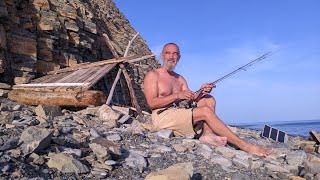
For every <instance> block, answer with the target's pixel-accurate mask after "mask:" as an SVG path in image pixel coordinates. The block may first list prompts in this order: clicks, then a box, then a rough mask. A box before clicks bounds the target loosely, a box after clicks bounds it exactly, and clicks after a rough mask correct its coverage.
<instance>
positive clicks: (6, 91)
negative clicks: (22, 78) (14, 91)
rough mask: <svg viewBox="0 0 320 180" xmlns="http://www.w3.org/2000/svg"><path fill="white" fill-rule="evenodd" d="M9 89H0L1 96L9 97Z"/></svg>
mask: <svg viewBox="0 0 320 180" xmlns="http://www.w3.org/2000/svg"><path fill="white" fill-rule="evenodd" d="M8 94H9V90H5V89H0V97H5V98H6V97H8Z"/></svg>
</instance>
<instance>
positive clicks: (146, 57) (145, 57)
mask: <svg viewBox="0 0 320 180" xmlns="http://www.w3.org/2000/svg"><path fill="white" fill-rule="evenodd" d="M154 56H156V55H155V54H150V55H145V56H142V57H140V58H136V59H131V60H127V61H123V62H128V63H135V62H137V61H142V60H145V59H149V58H151V57H154Z"/></svg>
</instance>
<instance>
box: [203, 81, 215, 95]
mask: <svg viewBox="0 0 320 180" xmlns="http://www.w3.org/2000/svg"><path fill="white" fill-rule="evenodd" d="M215 87H216V85H215V84H213V83H205V84H203V85H202V86H201V89H202V93H210V92H211V91H212V88H215Z"/></svg>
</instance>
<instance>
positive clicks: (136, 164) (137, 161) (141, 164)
mask: <svg viewBox="0 0 320 180" xmlns="http://www.w3.org/2000/svg"><path fill="white" fill-rule="evenodd" d="M125 165H127V166H129V167H132V168H137V169H139V171H140V172H143V170H144V169H145V168H146V167H147V161H146V160H145V159H144V157H143V156H141V155H139V154H137V153H134V152H129V156H128V157H127V158H126V159H125Z"/></svg>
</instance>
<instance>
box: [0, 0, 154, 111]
mask: <svg viewBox="0 0 320 180" xmlns="http://www.w3.org/2000/svg"><path fill="white" fill-rule="evenodd" d="M103 33H105V34H107V35H108V36H109V37H110V39H111V41H112V43H113V45H114V47H115V49H116V50H117V52H118V53H119V55H120V57H121V56H122V55H123V54H124V52H125V49H126V46H127V44H128V42H129V41H130V40H131V38H132V37H133V36H134V35H135V34H136V31H135V30H134V29H133V28H132V27H131V26H130V24H129V21H128V20H127V19H126V18H125V17H124V15H123V14H122V13H121V12H120V11H119V9H118V8H117V7H116V5H115V4H114V3H113V2H112V1H111V0H104V1H102V0H90V1H89V0H30V1H22V0H4V1H0V73H1V76H0V81H5V82H9V83H12V84H21V83H28V82H30V80H32V79H34V78H36V77H38V76H40V75H43V74H45V73H46V72H48V71H52V70H56V69H59V68H63V67H68V66H73V65H74V64H77V63H81V62H93V61H99V60H105V59H110V58H113V56H112V53H111V52H110V50H109V49H108V47H107V45H106V43H105V41H104V38H103V36H102V34H103ZM146 54H151V51H150V50H149V48H148V47H147V44H146V42H145V40H143V39H142V38H141V37H138V38H137V39H136V40H135V41H134V43H133V44H132V46H131V48H130V51H129V55H146ZM157 66H159V62H158V61H157V60H155V59H153V60H148V61H142V62H140V64H136V65H131V66H128V67H127V68H128V69H129V73H130V74H131V78H132V80H133V84H134V85H133V86H134V89H135V90H136V92H137V94H138V99H139V101H141V102H145V101H144V98H143V94H142V88H141V87H142V83H143V78H144V74H145V72H146V71H148V70H150V69H152V68H155V67H157ZM115 74H116V70H114V71H113V72H111V73H110V74H109V75H108V76H107V78H106V79H105V82H106V84H107V87H105V89H107V90H108V86H110V87H111V84H112V81H113V80H114V77H115ZM124 82H125V81H120V83H122V86H124V85H123V84H125V83H124ZM123 89H125V88H121V87H120V85H119V87H118V88H117V89H116V93H115V99H116V100H115V101H116V102H119V103H122V104H126V103H127V104H128V103H130V100H128V99H130V96H129V95H128V92H127V90H123ZM143 104H144V103H143ZM145 108H146V107H144V109H145Z"/></svg>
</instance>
